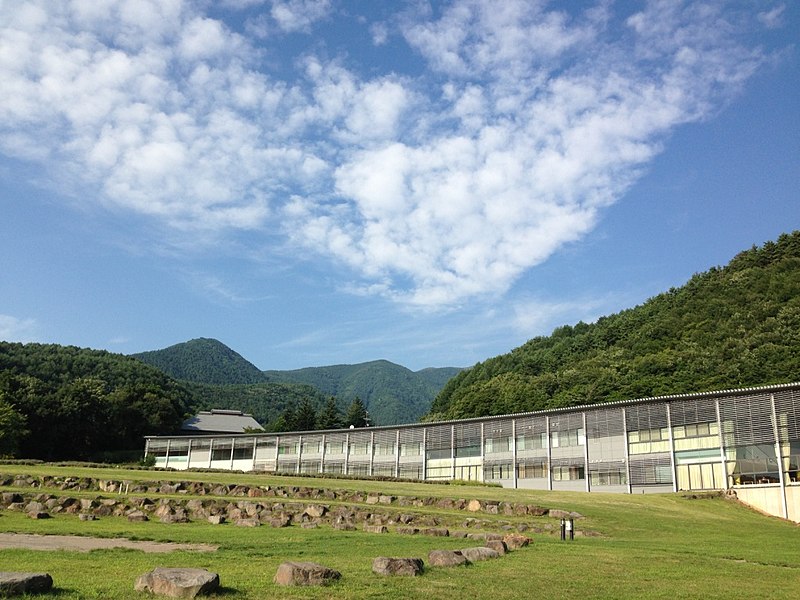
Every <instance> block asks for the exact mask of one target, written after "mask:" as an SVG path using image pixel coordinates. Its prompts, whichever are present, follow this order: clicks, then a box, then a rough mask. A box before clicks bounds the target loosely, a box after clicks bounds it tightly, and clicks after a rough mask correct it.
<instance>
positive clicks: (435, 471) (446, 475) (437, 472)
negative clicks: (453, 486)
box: [425, 467, 453, 479]
mask: <svg viewBox="0 0 800 600" xmlns="http://www.w3.org/2000/svg"><path fill="white" fill-rule="evenodd" d="M425 477H426V478H427V479H452V477H453V469H452V468H450V467H428V470H427V471H426V472H425Z"/></svg>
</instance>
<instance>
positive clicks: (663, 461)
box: [630, 453, 672, 485]
mask: <svg viewBox="0 0 800 600" xmlns="http://www.w3.org/2000/svg"><path fill="white" fill-rule="evenodd" d="M630 471H631V483H632V484H633V485H652V484H671V483H672V465H671V463H670V460H669V454H666V453H661V454H658V455H654V454H650V455H648V456H646V457H637V458H635V459H634V458H631V461H630Z"/></svg>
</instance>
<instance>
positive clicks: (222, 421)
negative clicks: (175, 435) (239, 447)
mask: <svg viewBox="0 0 800 600" xmlns="http://www.w3.org/2000/svg"><path fill="white" fill-rule="evenodd" d="M251 429H257V430H259V431H264V428H263V427H261V425H259V424H258V421H256V420H255V419H254V418H253V415H246V414H244V413H243V412H242V411H240V410H223V409H218V408H215V409H212V410H203V411H200V412H199V413H198V414H196V415H195V416H194V417H191V418H190V419H186V420H185V421H184V422H183V424H182V425H181V431H187V432H189V431H191V432H197V433H245V431H246V430H251Z"/></svg>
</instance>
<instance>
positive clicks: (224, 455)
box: [211, 444, 231, 460]
mask: <svg viewBox="0 0 800 600" xmlns="http://www.w3.org/2000/svg"><path fill="white" fill-rule="evenodd" d="M226 446H227V447H220V448H217V447H215V448H214V449H213V450H212V451H211V460H230V459H231V446H230V444H226Z"/></svg>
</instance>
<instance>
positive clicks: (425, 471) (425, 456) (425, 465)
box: [422, 427, 428, 481]
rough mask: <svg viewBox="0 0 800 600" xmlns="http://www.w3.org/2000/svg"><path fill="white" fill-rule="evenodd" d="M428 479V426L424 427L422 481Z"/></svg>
mask: <svg viewBox="0 0 800 600" xmlns="http://www.w3.org/2000/svg"><path fill="white" fill-rule="evenodd" d="M426 479H428V428H427V427H423V428H422V481H425V480H426Z"/></svg>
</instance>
